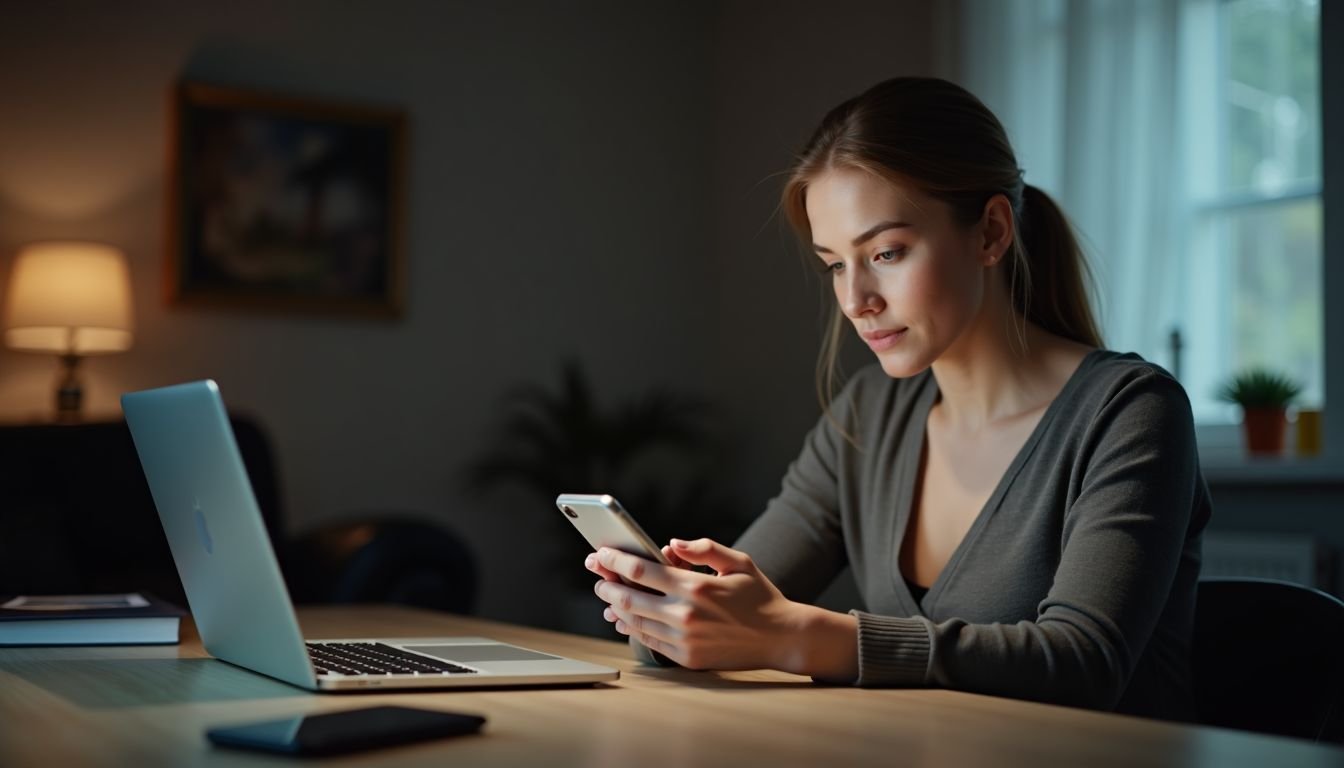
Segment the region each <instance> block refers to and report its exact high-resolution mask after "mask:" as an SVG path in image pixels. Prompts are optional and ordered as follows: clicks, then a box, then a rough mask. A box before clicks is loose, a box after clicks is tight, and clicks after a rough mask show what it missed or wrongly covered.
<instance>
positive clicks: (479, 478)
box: [466, 361, 745, 591]
mask: <svg viewBox="0 0 1344 768" xmlns="http://www.w3.org/2000/svg"><path fill="white" fill-rule="evenodd" d="M501 410H502V418H501V419H500V421H499V423H498V426H497V428H496V430H495V432H494V434H493V435H492V436H491V437H490V439H489V440H488V442H487V448H486V450H485V451H484V452H483V453H482V454H481V455H480V456H479V457H478V458H477V459H476V460H475V461H473V462H472V463H471V464H470V465H469V466H468V468H467V473H466V484H467V487H468V489H469V490H471V491H476V492H481V491H486V490H490V489H492V488H496V487H500V486H514V487H518V488H521V489H524V490H525V491H527V494H528V495H529V496H530V497H531V501H529V502H528V509H527V510H524V514H525V515H526V524H527V525H528V526H529V527H532V526H535V527H536V528H537V529H538V530H543V531H550V534H549V535H546V534H543V535H546V539H547V541H548V546H551V547H552V551H551V553H550V555H551V556H552V557H553V558H554V564H553V569H552V571H553V572H554V573H555V574H556V575H557V578H560V579H564V580H566V581H568V583H569V585H570V587H571V588H572V589H573V590H575V591H587V590H590V589H591V587H592V582H593V579H594V577H593V575H592V574H591V573H589V572H588V571H586V570H584V568H583V566H582V563H583V557H584V555H585V554H586V553H587V552H588V551H589V550H588V546H587V544H586V543H585V542H584V541H583V539H582V538H581V537H580V536H579V535H578V534H577V533H576V532H575V531H574V530H573V529H572V528H571V526H570V525H569V523H568V521H566V520H565V519H564V517H563V515H561V514H560V512H559V511H558V510H557V509H556V508H555V504H554V501H555V497H556V495H558V494H560V493H562V492H574V493H609V494H611V495H613V496H615V497H616V498H617V499H619V500H620V501H621V503H622V504H623V505H624V506H625V507H626V508H627V509H628V510H630V513H631V515H633V516H634V517H635V519H636V520H638V521H639V523H640V525H641V526H642V527H643V528H644V529H645V531H647V532H648V534H649V535H650V537H652V538H653V539H654V540H655V541H656V542H658V543H659V544H665V543H667V541H668V539H669V538H671V537H672V536H681V537H700V536H710V537H715V538H718V539H721V540H725V541H728V542H732V541H733V540H734V539H735V538H736V536H737V534H738V533H740V531H741V530H742V529H743V528H744V527H745V522H744V521H742V520H741V519H739V518H738V517H736V516H735V514H734V513H735V512H736V511H737V505H735V504H733V503H732V502H731V500H730V499H729V498H728V496H727V495H726V494H725V493H724V491H723V490H722V485H721V484H720V483H719V482H717V480H716V478H718V477H721V476H722V468H723V463H724V462H723V458H724V456H723V454H724V453H725V451H724V450H723V449H722V442H721V436H720V435H719V434H717V433H716V431H715V429H714V428H713V426H712V425H713V422H714V418H713V416H714V409H713V407H712V406H711V405H710V404H709V403H708V402H707V401H706V400H704V399H703V398H699V397H695V396H692V395H689V394H685V393H679V392H675V391H671V390H668V389H656V390H653V391H650V392H648V393H646V394H644V395H643V396H640V397H635V398H632V399H630V400H628V401H626V402H623V403H618V404H615V405H614V406H610V407H604V406H602V405H600V404H599V403H598V402H597V398H596V396H595V394H594V392H593V389H592V386H591V385H590V384H589V381H588V378H587V376H586V375H585V374H584V372H583V369H582V368H581V367H580V366H579V365H578V364H577V363H575V362H573V361H570V362H566V363H565V364H564V365H563V368H562V372H561V381H560V388H559V390H558V391H552V390H550V389H549V388H547V387H543V386H539V385H535V384H527V385H522V386H519V387H516V388H514V389H512V390H510V391H508V392H506V393H505V395H504V397H503V402H502V409H501ZM537 518H540V520H537Z"/></svg>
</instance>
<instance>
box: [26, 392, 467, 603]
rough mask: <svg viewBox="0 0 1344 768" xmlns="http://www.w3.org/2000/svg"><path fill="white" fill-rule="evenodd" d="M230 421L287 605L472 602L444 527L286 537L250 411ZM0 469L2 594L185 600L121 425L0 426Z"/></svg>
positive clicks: (271, 458)
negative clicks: (147, 595) (148, 595)
mask: <svg viewBox="0 0 1344 768" xmlns="http://www.w3.org/2000/svg"><path fill="white" fill-rule="evenodd" d="M230 422H231V423H232V426H233V433H234V437H235V439H236V440H237V442H238V450H239V453H241V454H242V458H243V465H244V466H245V468H246V469H247V473H248V476H249V478H250V479H251V482H252V489H253V493H254V494H255V496H256V498H257V505H258V506H259V507H260V508H261V514H262V519H263V521H264V523H265V525H266V529H267V532H268V533H269V534H270V537H271V541H272V542H273V543H274V546H275V550H276V553H277V555H278V557H279V560H280V568H281V571H282V573H283V574H284V577H285V581H286V583H287V584H288V585H289V588H290V593H291V595H293V596H294V600H295V602H319V603H344V602H395V603H403V604H408V605H415V606H419V607H424V608H435V609H440V610H449V611H454V612H459V613H468V612H470V611H471V608H472V604H473V602H474V598H475V593H476V565H475V561H474V559H473V558H472V556H471V552H470V551H469V549H468V548H467V545H466V543H465V542H464V541H463V540H462V539H461V538H460V537H459V536H458V535H457V534H456V533H455V532H453V531H452V530H451V529H449V528H446V527H444V526H441V525H435V524H432V523H429V522H424V521H420V522H415V521H412V520H408V519H407V518H406V517H405V516H400V517H393V516H384V515H376V516H375V515H372V514H370V515H364V516H361V518H360V519H359V520H355V521H351V522H347V523H343V524H340V525H336V526H327V527H324V528H321V529H319V530H318V531H315V532H311V533H308V534H303V535H301V536H299V537H296V538H295V539H292V540H291V539H288V538H287V537H286V536H285V535H284V533H283V525H282V520H283V516H282V512H281V503H280V500H281V495H280V482H279V469H278V462H277V461H276V457H275V454H274V452H273V451H272V450H271V446H270V441H269V439H268V438H267V436H266V433H265V431H264V430H263V429H262V428H261V427H260V425H258V424H257V423H256V422H255V421H253V420H251V419H248V418H245V417H239V416H237V415H234V416H231V417H230ZM0 467H3V468H4V470H3V471H0V594H39V595H40V594H60V593H68V594H78V593H96V592H136V591H147V592H152V593H154V594H156V595H158V596H159V597H161V598H163V599H165V600H168V601H169V602H172V603H175V604H177V605H181V606H185V605H186V604H187V603H186V595H185V593H184V592H183V590H182V583H181V581H180V580H179V579H178V576H177V568H176V567H175V565H174V564H173V559H172V554H171V553H170V552H169V550H168V542H167V540H166V539H165V538H164V535H163V529H162V527H161V526H160V524H159V518H158V513H157V512H156V511H155V509H154V502H153V499H152V497H151V496H150V492H149V486H148V484H147V483H146V482H145V476H144V473H143V471H142V470H141V468H140V460H139V457H138V456H137V454H136V452H135V445H134V443H133V442H132V441H131V434H130V430H129V429H128V428H127V427H126V422H124V421H107V422H96V423H86V424H75V425H66V424H31V425H18V426H5V427H0ZM342 531H346V533H345V534H342V533H341V532H342ZM351 531H353V534H350V533H349V532H351ZM333 532H334V533H333ZM333 541H335V542H337V543H340V546H332V545H331V543H332V542H333Z"/></svg>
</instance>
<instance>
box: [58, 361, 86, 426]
mask: <svg viewBox="0 0 1344 768" xmlns="http://www.w3.org/2000/svg"><path fill="white" fill-rule="evenodd" d="M61 364H62V366H64V368H65V373H64V375H62V376H61V381H60V383H59V384H57V385H56V420H57V421H59V422H61V423H65V424H68V423H71V422H77V421H79V420H80V413H81V411H82V406H83V404H84V388H83V387H82V386H81V385H80V383H79V371H78V369H79V355H61Z"/></svg>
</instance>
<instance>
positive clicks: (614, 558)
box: [597, 547, 677, 592]
mask: <svg viewBox="0 0 1344 768" xmlns="http://www.w3.org/2000/svg"><path fill="white" fill-rule="evenodd" d="M597 562H598V564H599V565H601V566H602V567H603V568H605V569H606V570H608V571H610V572H612V573H615V574H616V575H618V576H622V577H624V578H625V579H627V580H629V581H632V582H634V583H636V584H639V585H640V586H643V587H648V588H649V589H653V590H657V591H659V592H671V591H673V589H675V588H676V583H677V582H676V580H675V577H674V575H673V573H672V570H674V569H669V568H668V567H667V566H665V565H662V564H659V563H655V562H653V561H652V560H646V559H645V558H642V557H636V556H634V555H631V554H629V553H626V552H621V551H619V550H615V549H610V548H608V547H603V548H601V549H599V550H598V551H597Z"/></svg>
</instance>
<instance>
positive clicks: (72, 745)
mask: <svg viewBox="0 0 1344 768" xmlns="http://www.w3.org/2000/svg"><path fill="white" fill-rule="evenodd" d="M299 620H300V623H301V624H302V625H303V629H304V633H305V635H306V636H308V637H311V638H323V637H327V638H338V637H371V636H372V637H377V636H401V637H411V636H435V635H463V634H467V635H484V636H488V637H494V638H497V639H500V640H504V641H508V642H512V643H517V644H520V645H524V646H528V647H532V648H537V649H541V650H546V651H552V652H555V653H560V654H563V655H566V656H572V657H575V658H579V659H586V660H589V661H593V662H597V663H600V664H606V665H609V666H613V667H618V668H619V669H620V670H621V679H620V680H619V681H616V682H614V683H609V684H603V685H598V686H587V687H577V688H528V689H522V690H520V689H479V690H457V691H445V692H418V693H398V694H390V693H377V694H370V693H359V694H354V695H338V694H316V693H310V692H307V691H303V690H300V689H298V688H294V687H292V686H289V685H285V684H284V683H280V682H277V681H274V680H270V679H268V678H265V677H262V676H260V675H255V674H252V673H250V672H247V671H245V670H242V669H239V668H237V667H233V666H231V665H229V664H225V663H223V662H219V661H215V660H213V659H210V658H209V657H208V656H207V655H206V654H205V652H204V651H203V650H202V648H201V645H200V641H199V639H198V638H197V636H196V635H195V632H194V630H193V629H192V627H191V624H190V622H186V623H184V629H183V633H184V636H183V642H182V644H181V645H178V646H157V647H155V646H144V647H108V648H3V649H0V766H5V768H15V767H18V766H72V767H73V766H234V765H238V766H247V765H257V766H262V765H290V764H293V763H294V762H295V761H293V760H291V759H288V758H279V757H270V756H266V755H257V754H249V753H245V752H236V751H229V750H223V749H218V748H214V747H211V746H210V745H209V743H207V742H206V740H205V738H204V735H203V734H204V732H205V730H206V729H207V728H209V727H213V726H218V725H226V724H233V723H241V722H247V721H252V720H259V719H264V718H271V717H283V716H288V715H294V714H299V713H309V712H322V711H330V710H339V709H350V708H355V707H362V706H371V705H375V704H389V703H396V704H403V705H407V706H415V707H424V708H428V709H442V710H452V711H462V712H474V713H479V714H482V715H485V716H486V717H487V718H488V721H489V722H488V723H487V725H486V726H485V729H484V731H483V732H482V733H481V734H480V735H476V736H467V737H461V738H457V739H452V740H447V741H439V742H431V743H426V744H420V745H410V746H403V747H395V748H389V749H383V750H378V751H375V752H369V753H364V754H363V755H358V756H350V757H344V758H337V759H330V760H328V761H327V762H332V763H339V764H341V765H365V764H369V765H387V766H420V765H425V766H429V765H433V766H444V765H450V764H451V765H460V766H496V765H498V766H529V765H538V766H612V767H616V766H640V767H641V768H642V767H644V766H648V767H651V768H652V767H657V766H668V767H673V766H685V767H687V768H690V767H691V766H697V767H698V766H715V765H724V766H734V768H742V767H743V766H755V765H771V766H778V765H825V766H847V765H884V766H887V765H899V766H969V765H993V766H1004V767H1005V768H1012V767H1013V766H1033V767H1034V768H1035V767H1038V766H1075V765H1076V766H1126V767H1127V768H1128V767H1129V766H1147V765H1153V766H1187V765H1188V766H1218V767H1219V768H1226V767H1227V766H1233V767H1235V766H1275V768H1283V767H1285V766H1344V749H1337V748H1332V747H1325V746H1318V745H1315V744H1311V743H1307V742H1302V741H1297V740H1293V739H1282V738H1274V737H1268V736H1260V735H1255V734H1248V733H1240V732H1235V731H1227V730H1221V729H1214V728H1200V727H1189V726H1180V725H1172V724H1167V723H1160V722H1155V721H1151V720H1144V719H1140V718H1132V717H1123V716H1119V715H1112V714H1103V713H1096V712H1086V711H1081V710H1074V709H1068V708H1063V707H1052V706H1046V705H1042V704H1033V703H1028V702H1020V701H1012V700H1008V699H999V698H993V697H988V696H976V695H972V694H966V693H956V692H953V691H941V690H861V689H854V688H841V687H823V686H818V685H814V684H813V683H812V682H810V681H809V680H807V679H806V678H801V677H796V676H793V675H788V674H784V673H778V672H736V673H705V672H690V671H687V670H677V669H653V668H646V667H642V666H640V665H639V664H637V663H636V662H634V661H633V660H632V659H631V658H630V655H629V652H628V649H627V648H626V646H625V645H624V644H623V643H619V642H612V641H605V640H597V639H592V638H585V637H578V636H573V635H566V634H561V633H557V632H551V631H546V630H540V629H532V628H526V627H518V626H512V625H508V624H501V623H498V622H492V621H486V620H482V619H473V618H464V617H458V616H452V615H448V614H441V613H432V612H427V611H418V610H412V609H407V608H398V607H391V606H355V607H348V606H347V607H335V608H306V609H301V610H300V611H299Z"/></svg>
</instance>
